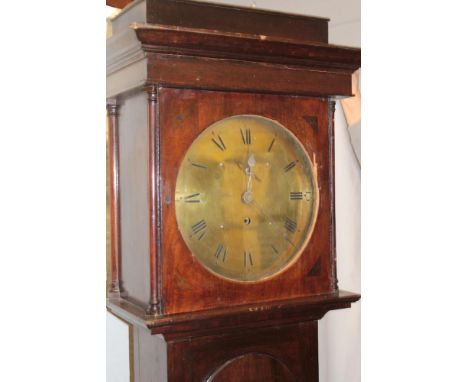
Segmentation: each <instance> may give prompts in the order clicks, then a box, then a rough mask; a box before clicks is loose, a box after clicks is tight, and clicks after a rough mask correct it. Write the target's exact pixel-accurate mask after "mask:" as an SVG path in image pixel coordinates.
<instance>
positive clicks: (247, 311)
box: [107, 291, 361, 339]
mask: <svg viewBox="0 0 468 382" xmlns="http://www.w3.org/2000/svg"><path fill="white" fill-rule="evenodd" d="M360 298H361V296H360V295H359V294H355V293H350V292H346V291H338V292H336V293H333V294H326V295H316V296H311V297H307V298H300V299H292V300H285V301H274V302H267V303H261V304H259V303H257V304H250V305H241V306H235V307H231V308H229V307H228V308H222V309H211V310H206V311H200V312H196V313H179V314H173V315H165V316H160V317H154V316H151V315H148V313H147V312H145V310H144V309H142V308H141V307H139V306H137V305H134V304H132V303H131V302H129V301H128V300H125V299H123V298H121V299H118V300H108V301H107V309H108V310H109V311H111V312H112V313H114V314H115V315H116V316H118V317H121V318H122V319H124V320H126V321H129V322H131V323H133V324H135V325H139V326H141V327H145V328H147V329H150V330H151V333H152V334H163V335H164V337H165V338H166V339H174V338H180V337H184V336H187V335H188V334H190V336H191V337H196V336H201V335H205V334H206V333H208V332H209V333H210V334H213V335H214V334H216V333H218V332H219V333H220V334H222V333H224V332H225V331H226V330H239V331H244V330H245V329H247V328H260V327H265V326H272V325H280V324H281V325H282V324H286V323H293V322H304V321H315V320H319V319H320V318H322V317H323V316H324V315H325V314H326V313H327V312H328V311H330V310H335V309H344V308H349V307H350V306H351V303H353V302H356V301H358V300H359V299H360Z"/></svg>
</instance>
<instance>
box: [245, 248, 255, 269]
mask: <svg viewBox="0 0 468 382" xmlns="http://www.w3.org/2000/svg"><path fill="white" fill-rule="evenodd" d="M249 264H250V266H251V267H253V261H252V254H251V253H250V252H247V251H244V268H247V266H248V265H249Z"/></svg>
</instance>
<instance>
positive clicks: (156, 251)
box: [146, 85, 161, 315]
mask: <svg viewBox="0 0 468 382" xmlns="http://www.w3.org/2000/svg"><path fill="white" fill-rule="evenodd" d="M146 91H147V92H148V129H149V158H148V169H149V171H148V179H149V235H150V238H149V256H150V258H149V264H150V266H149V270H150V302H149V306H148V309H147V314H150V315H157V314H160V312H161V310H160V308H161V307H160V302H159V298H158V296H159V288H160V285H159V283H160V279H159V277H158V273H159V271H160V269H159V267H160V255H161V251H160V245H161V238H160V228H161V222H160V217H159V214H158V211H160V207H161V206H160V197H159V188H160V179H161V176H160V166H159V123H158V105H157V101H158V88H157V86H155V85H149V86H147V87H146Z"/></svg>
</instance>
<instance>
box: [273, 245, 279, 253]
mask: <svg viewBox="0 0 468 382" xmlns="http://www.w3.org/2000/svg"><path fill="white" fill-rule="evenodd" d="M271 249H273V251H274V252H275V253H276V254H277V255H278V254H279V252H278V250H277V249H276V247H275V246H274V245H273V244H272V245H271Z"/></svg>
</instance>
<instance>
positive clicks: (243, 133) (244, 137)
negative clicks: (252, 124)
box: [240, 128, 252, 145]
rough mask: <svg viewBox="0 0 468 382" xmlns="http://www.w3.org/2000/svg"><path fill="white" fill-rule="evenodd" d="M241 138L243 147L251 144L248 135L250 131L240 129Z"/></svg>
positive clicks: (250, 137)
mask: <svg viewBox="0 0 468 382" xmlns="http://www.w3.org/2000/svg"><path fill="white" fill-rule="evenodd" d="M240 132H241V136H242V142H244V145H250V144H251V143H252V136H251V133H250V129H248V128H247V129H245V131H244V130H243V129H240Z"/></svg>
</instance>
